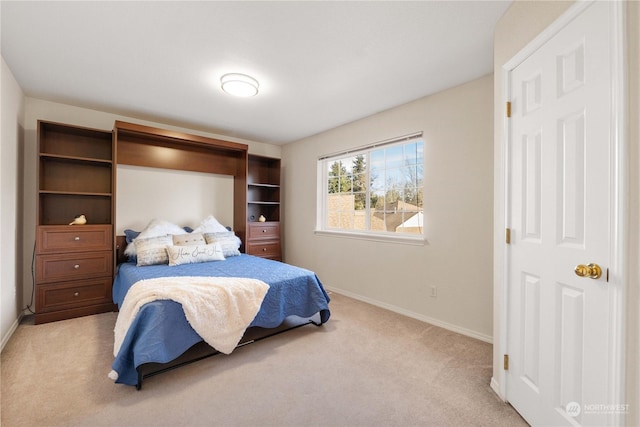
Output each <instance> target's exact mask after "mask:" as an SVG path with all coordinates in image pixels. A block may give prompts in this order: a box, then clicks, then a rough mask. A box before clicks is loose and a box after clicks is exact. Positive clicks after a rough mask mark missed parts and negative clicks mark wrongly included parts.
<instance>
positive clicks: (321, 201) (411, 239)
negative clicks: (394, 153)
mask: <svg viewBox="0 0 640 427" xmlns="http://www.w3.org/2000/svg"><path fill="white" fill-rule="evenodd" d="M415 141H421V142H422V150H423V151H422V171H423V172H422V188H421V189H422V199H423V205H422V210H421V212H422V213H423V218H424V194H425V184H426V181H425V179H424V171H425V170H426V168H425V164H426V156H425V153H424V149H425V146H426V144H425V141H424V138H423V133H422V132H416V133H413V134H409V135H405V136H401V137H398V138H393V139H389V140H385V141H381V142H378V143H374V144H370V145H366V146H363V147H358V148H354V149H351V150H348V151H343V152H338V153H333V154H327V155H323V156H320V157H319V158H318V161H317V178H316V187H317V188H316V195H317V203H316V226H315V230H314V233H315V234H316V235H321V236H331V237H340V238H350V239H359V240H372V241H377V242H385V243H403V244H410V245H420V246H422V245H425V244H426V242H427V239H426V226H425V224H424V223H423V226H422V233H420V234H417V233H402V232H391V231H382V232H380V231H378V232H377V231H372V230H348V229H333V228H331V229H329V228H328V227H327V221H328V215H329V212H328V206H327V201H328V198H327V194H328V189H329V185H328V182H329V179H328V178H329V172H328V166H329V165H330V164H331V163H332V162H333V161H339V160H343V159H344V158H345V157H356V156H358V155H362V154H365V155H366V156H367V160H368V161H370V153H371V152H373V151H375V150H379V149H383V148H390V147H392V146H401V147H404V145H406V144H409V143H411V142H415ZM385 170H386V167H385ZM369 173H370V165H369V163H368V164H367V181H369V176H370V175H369ZM370 192H371V188H370V187H368V188H367V192H366V194H367V202H366V205H367V206H366V209H367V211H368V212H370V209H371V207H370V205H369V201H370V194H371V193H370ZM369 216H370V215H367V220H366V222H367V227H368V228H369V227H370V224H369V221H370V219H369ZM423 221H424V220H423Z"/></svg>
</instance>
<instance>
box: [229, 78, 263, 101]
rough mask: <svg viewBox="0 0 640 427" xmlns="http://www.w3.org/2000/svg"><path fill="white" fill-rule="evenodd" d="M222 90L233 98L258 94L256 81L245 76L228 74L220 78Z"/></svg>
mask: <svg viewBox="0 0 640 427" xmlns="http://www.w3.org/2000/svg"><path fill="white" fill-rule="evenodd" d="M220 84H221V85H222V90H223V91H225V92H226V93H228V94H229V95H233V96H241V97H245V98H246V97H249V96H255V95H256V94H257V93H258V87H259V84H258V81H257V80H256V79H254V78H253V77H251V76H247V75H246V74H238V73H230V74H225V75H224V76H222V77H220Z"/></svg>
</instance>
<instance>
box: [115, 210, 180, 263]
mask: <svg viewBox="0 0 640 427" xmlns="http://www.w3.org/2000/svg"><path fill="white" fill-rule="evenodd" d="M186 233H187V232H186V231H184V229H183V228H182V227H180V226H178V225H175V224H173V223H171V222H169V221H165V220H162V219H152V220H151V221H150V222H149V224H147V226H146V227H145V228H144V230H142V232H141V233H140V234H139V235H138V237H136V238H135V239H134V242H135V241H136V240H138V239H147V238H149V237H156V236H166V235H168V234H186ZM124 254H125V255H126V256H128V257H135V256H136V255H137V248H136V245H127V249H125V251H124Z"/></svg>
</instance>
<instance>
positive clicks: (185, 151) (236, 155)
mask: <svg viewBox="0 0 640 427" xmlns="http://www.w3.org/2000/svg"><path fill="white" fill-rule="evenodd" d="M113 135H114V140H115V145H116V163H117V164H123V165H133V166H145V167H153V168H163V169H174V170H184V171H191V172H204V173H212V174H219V175H230V176H232V177H233V230H234V231H235V233H236V234H237V235H238V237H240V239H241V240H242V242H243V243H245V241H246V240H245V237H246V227H247V151H248V146H247V145H246V144H240V143H237V142H230V141H223V140H219V139H213V138H207V137H204V136H198V135H190V134H186V133H181V132H176V131H170V130H166V129H159V128H154V127H149V126H143V125H137V124H133V123H127V122H121V121H116V122H115V125H114V130H113ZM123 239H124V236H117V237H116V244H118V243H120V244H122V243H123ZM124 246H125V245H121V246H119V248H121V249H120V250H118V256H119V257H120V256H122V252H124Z"/></svg>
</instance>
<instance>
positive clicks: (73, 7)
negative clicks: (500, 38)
mask: <svg viewBox="0 0 640 427" xmlns="http://www.w3.org/2000/svg"><path fill="white" fill-rule="evenodd" d="M509 4H510V2H508V1H413V2H402V1H357V2H342V1H324V2H306V1H300V2H298V1H285V2H271V1H258V2H248V1H246V2H245V1H235V2H233V1H231V2H222V1H207V2H205V1H200V2H165V1H142V2H95V1H86V2H53V1H46V2H22V1H20V2H12V1H5V0H3V1H2V2H1V3H0V7H1V9H0V18H1V25H2V29H1V43H2V56H3V58H4V59H5V61H6V63H7V64H8V66H9V68H10V69H11V70H12V72H13V74H14V75H15V77H16V79H17V81H18V83H19V84H20V86H21V87H22V89H23V90H24V92H25V94H26V95H27V96H31V97H36V98H41V99H47V100H52V101H56V102H61V103H68V104H72V105H77V106H81V107H87V108H94V109H98V110H101V111H109V112H114V113H119V114H123V115H127V116H130V117H139V118H144V119H149V120H154V121H159V122H165V123H171V124H176V125H182V126H186V127H190V128H193V129H200V130H204V131H209V132H214V133H221V134H226V135H229V136H235V137H239V138H246V139H251V140H256V141H262V142H268V143H274V144H284V143H288V142H291V141H295V140H298V139H301V138H303V137H306V136H309V135H313V134H316V133H318V132H322V131H324V130H327V129H331V128H333V127H336V126H339V125H341V124H345V123H348V122H351V121H353V120H357V119H359V118H362V117H366V116H369V115H371V114H374V113H377V112H379V111H383V110H386V109H389V108H392V107H395V106H397V105H401V104H403V103H406V102H408V101H412V100H414V99H418V98H421V97H423V96H425V95H429V94H431V93H435V92H438V91H440V90H443V89H446V88H449V87H452V86H455V85H458V84H460V83H464V82H466V81H469V80H472V79H474V78H477V77H480V76H483V75H486V74H488V73H490V72H491V71H492V66H493V52H492V50H493V30H494V27H495V24H496V22H497V21H498V19H499V18H500V16H502V14H503V13H504V11H505V10H506V9H507V7H508V6H509ZM229 72H239V73H245V74H249V75H251V76H253V77H255V78H256V79H258V80H259V82H260V93H259V94H258V95H257V96H255V97H253V98H233V97H230V96H229V95H227V94H225V93H224V92H222V90H221V89H220V86H219V79H220V76H221V75H223V74H225V73H229Z"/></svg>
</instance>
